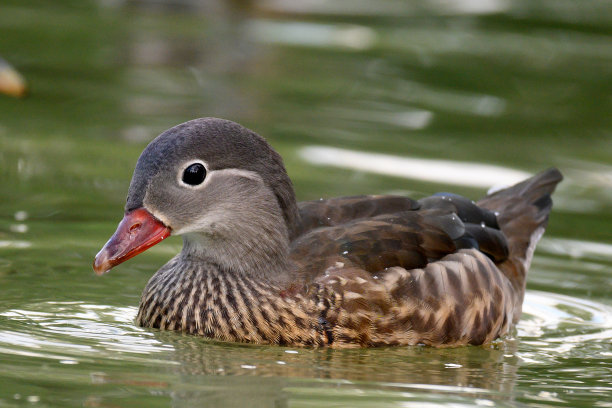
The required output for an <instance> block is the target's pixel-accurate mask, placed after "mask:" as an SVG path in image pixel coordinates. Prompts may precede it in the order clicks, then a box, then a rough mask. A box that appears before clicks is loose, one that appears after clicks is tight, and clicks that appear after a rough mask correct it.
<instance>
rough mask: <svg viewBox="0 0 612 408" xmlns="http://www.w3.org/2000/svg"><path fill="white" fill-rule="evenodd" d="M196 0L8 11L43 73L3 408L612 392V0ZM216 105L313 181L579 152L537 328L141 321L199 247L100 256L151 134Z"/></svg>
mask: <svg viewBox="0 0 612 408" xmlns="http://www.w3.org/2000/svg"><path fill="white" fill-rule="evenodd" d="M177 3H179V4H180V6H179V7H169V6H167V4H166V2H161V1H150V2H149V1H144V0H143V1H128V2H123V1H121V0H104V1H103V0H99V1H98V2H95V1H77V0H62V1H53V2H50V1H43V0H38V1H28V2H24V1H22V0H3V1H2V3H1V4H0V54H2V56H3V57H4V58H5V59H7V60H9V61H10V62H11V63H12V64H13V65H14V66H16V67H17V68H18V69H19V70H20V71H21V72H22V73H23V74H24V75H25V77H26V78H27V79H28V81H29V83H30V86H31V96H30V97H29V98H28V99H25V100H16V99H11V98H9V97H0V406H2V407H4V406H6V407H21V406H28V407H30V406H40V407H71V406H85V407H144V406H147V407H149V406H150V407H155V406H173V407H191V406H197V407H208V406H210V407H234V406H235V407H259V406H262V407H345V406H346V407H399V406H401V407H431V406H447V407H462V406H465V407H472V406H485V407H486V406H500V407H505V406H526V405H530V406H538V407H547V406H563V407H582V406H584V407H592V406H597V407H611V406H612V300H611V298H610V293H612V234H611V233H610V231H611V230H612V115H611V114H610V113H611V112H612V97H611V95H612V23H611V21H612V3H610V2H608V1H596V0H593V1H584V2H573V1H566V0H554V1H553V0H548V1H546V0H524V1H506V0H495V1H487V2H485V1H476V0H472V1H437V0H436V1H434V0H430V1H425V2H402V1H378V2H372V1H365V0H364V1H351V2H348V1H340V0H339V1H334V2H320V1H281V0H270V1H266V2H257V3H255V2H253V3H252V4H251V3H249V2H239V1H234V2H216V3H215V2H212V1H211V2H206V3H202V4H200V5H199V6H197V7H196V6H193V5H191V3H190V2H188V1H183V2H177ZM201 116H220V117H224V118H228V119H232V120H235V121H238V122H240V123H243V124H244V125H246V126H248V127H251V128H253V129H254V130H256V131H257V132H259V133H260V134H262V135H264V136H265V137H267V138H268V139H269V140H270V142H271V143H272V144H273V145H274V146H275V147H276V148H277V149H278V150H279V151H280V152H281V154H282V155H283V156H284V157H285V161H286V165H287V168H288V171H289V173H290V175H291V176H292V178H293V180H294V183H295V187H296V190H297V194H298V197H299V198H300V199H314V198H319V197H329V196H336V195H346V194H359V193H366V192H367V193H386V192H394V193H402V194H410V195H411V196H413V197H421V196H424V195H425V194H431V193H434V192H438V191H449V190H450V191H454V192H458V193H461V194H464V195H467V196H470V197H474V198H476V197H478V196H480V195H482V194H484V192H485V191H486V188H485V187H483V186H482V184H483V183H482V180H484V179H486V178H487V177H492V178H493V179H497V177H499V178H500V180H502V179H505V178H506V177H510V178H512V177H515V176H516V174H515V173H512V172H511V171H512V170H515V171H521V172H525V173H533V172H536V171H539V170H541V169H544V168H546V167H549V166H557V167H559V168H560V169H561V170H562V171H563V172H564V174H565V175H566V181H565V182H564V183H563V184H562V185H561V186H560V188H559V189H558V191H557V193H556V194H555V208H554V212H553V214H552V216H551V220H550V225H549V229H548V231H547V233H546V235H545V237H544V239H543V240H542V242H541V244H540V246H539V247H538V250H537V252H536V257H535V260H534V263H533V265H532V268H531V271H530V275H529V282H528V291H527V295H526V300H525V305H524V315H523V318H522V320H521V322H520V324H519V325H518V328H517V330H516V332H515V333H514V334H513V336H511V337H509V338H506V339H503V340H501V341H497V342H495V344H493V345H489V346H484V347H464V348H456V349H443V350H436V349H431V348H424V347H411V348H388V349H372V350H312V349H287V348H278V347H262V346H245V345H233V344H222V343H216V342H211V341H207V340H204V339H199V338H194V337H188V336H182V335H180V334H175V333H160V332H157V331H153V330H143V329H141V328H138V327H136V326H135V325H134V324H133V319H134V317H135V314H136V310H137V306H138V300H139V296H140V292H141V290H142V288H143V287H144V285H145V283H146V281H147V280H148V278H149V277H150V276H151V274H152V273H153V272H154V271H155V270H156V269H157V268H158V267H159V266H161V265H162V264H163V263H164V262H165V261H166V260H167V259H169V258H170V257H171V256H172V255H173V254H174V253H176V252H177V251H178V250H179V249H180V245H181V242H180V239H177V238H172V239H169V240H167V242H164V243H163V244H161V245H159V246H157V247H155V248H153V249H151V250H150V251H148V252H147V253H145V254H142V255H141V256H139V257H137V258H135V259H133V260H131V261H129V262H127V263H125V264H123V265H122V266H120V267H118V268H116V269H115V270H113V271H112V272H111V273H110V274H108V275H106V276H103V277H96V276H95V275H94V274H93V272H92V270H91V262H92V258H93V256H94V254H95V253H96V252H97V251H98V250H99V249H100V247H101V246H102V245H103V244H104V242H105V241H106V240H107V239H108V237H109V236H110V235H111V234H112V232H113V231H114V229H115V226H116V223H117V222H118V221H119V220H120V219H121V217H122V212H123V203H124V200H125V194H126V192H127V187H128V183H129V179H130V177H131V173H132V170H133V166H134V164H135V162H136V159H137V157H138V155H139V153H140V151H141V150H142V149H143V147H144V146H145V145H146V143H147V142H148V141H149V140H151V139H152V138H153V137H154V136H156V135H157V134H158V133H159V132H161V131H163V130H165V129H166V128H168V127H170V126H173V125H175V124H177V123H179V122H182V121H185V120H188V119H192V118H196V117H201ZM329 148H336V149H340V150H329ZM375 153H376V154H385V155H387V156H382V157H381V156H375V155H373V154H375ZM330 156H331V158H332V159H333V160H332V161H331V162H330ZM400 159H404V160H400ZM413 159H427V160H429V161H427V162H425V163H423V162H416V163H417V166H416V169H411V168H409V167H408V166H409V165H410V164H414V163H415V161H414V160H413ZM395 160H399V161H395ZM442 161H450V162H442ZM388 163H394V164H393V166H391V167H393V168H392V169H391V170H389V169H386V167H388V166H387V164H388ZM331 164H333V166H332V165H331ZM465 164H471V165H476V164H480V165H492V166H495V167H494V168H492V169H487V170H482V169H480V170H479V169H476V172H475V173H476V174H474V172H470V171H469V170H470V169H469V168H468V169H467V171H466V168H465V166H464V165H465ZM427 166H432V167H431V168H430V167H427ZM432 168H433V170H432ZM428 169H429V170H428ZM389 172H395V173H394V175H389ZM434 173H435V176H436V177H437V178H434V179H433V180H432V174H434ZM513 175H514V176H513ZM455 176H459V180H458V181H453V182H448V181H446V182H445V181H444V180H454V177H455Z"/></svg>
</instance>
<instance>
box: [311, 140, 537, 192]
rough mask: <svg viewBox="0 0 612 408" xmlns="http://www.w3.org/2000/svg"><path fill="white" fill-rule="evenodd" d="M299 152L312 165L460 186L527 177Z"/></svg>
mask: <svg viewBox="0 0 612 408" xmlns="http://www.w3.org/2000/svg"><path fill="white" fill-rule="evenodd" d="M299 154H300V157H302V158H303V159H304V160H306V161H307V162H309V163H312V164H318V165H325V166H333V167H340V168H348V169H353V170H357V171H368V172H373V173H378V174H384V175H388V176H396V177H405V178H410V179H417V180H424V181H430V182H437V183H444V184H456V185H462V186H474V187H491V186H509V185H512V184H515V183H518V182H520V181H522V180H524V179H526V178H528V177H530V176H531V175H530V174H529V173H525V172H522V171H518V170H513V169H508V168H504V167H500V166H492V165H485V164H477V163H461V162H452V161H449V160H433V159H421V158H413V157H399V156H392V155H388V154H376V153H368V152H357V151H353V150H346V149H339V148H334V147H323V146H308V147H304V148H302V149H301V150H300V151H299Z"/></svg>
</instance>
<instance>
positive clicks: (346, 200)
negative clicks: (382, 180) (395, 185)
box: [298, 195, 419, 235]
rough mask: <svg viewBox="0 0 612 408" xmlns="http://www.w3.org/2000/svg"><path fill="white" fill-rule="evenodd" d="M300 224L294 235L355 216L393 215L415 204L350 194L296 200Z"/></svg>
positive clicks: (415, 205) (408, 209)
mask: <svg viewBox="0 0 612 408" xmlns="http://www.w3.org/2000/svg"><path fill="white" fill-rule="evenodd" d="M298 208H299V212H300V219H301V222H300V225H299V227H298V235H302V234H304V233H306V232H308V231H310V230H312V229H315V228H319V227H331V226H336V225H341V224H344V223H347V222H350V221H353V220H357V219H366V218H372V217H375V216H377V215H381V214H393V213H398V212H404V211H411V210H416V209H417V208H419V204H418V203H417V202H416V201H414V200H412V199H410V198H407V197H399V196H368V195H362V196H353V197H339V198H331V199H328V200H315V201H303V202H300V203H298Z"/></svg>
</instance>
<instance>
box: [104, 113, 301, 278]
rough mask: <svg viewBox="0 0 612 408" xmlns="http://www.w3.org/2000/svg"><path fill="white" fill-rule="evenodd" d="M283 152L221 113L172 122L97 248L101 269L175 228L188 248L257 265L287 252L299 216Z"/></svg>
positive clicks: (221, 260)
mask: <svg viewBox="0 0 612 408" xmlns="http://www.w3.org/2000/svg"><path fill="white" fill-rule="evenodd" d="M297 217H298V213H297V207H296V203H295V195H294V192H293V187H292V185H291V181H290V179H289V177H288V176H287V173H286V171H285V168H284V165H283V162H282V159H281V157H280V155H279V154H278V153H276V152H275V151H274V150H273V149H272V147H270V145H269V144H268V143H267V142H266V141H265V140H264V139H263V138H262V137H260V136H259V135H257V134H256V133H254V132H252V131H250V130H248V129H246V128H244V127H242V126H241V125H239V124H237V123H234V122H230V121H227V120H222V119H216V118H202V119H195V120H192V121H189V122H185V123H183V124H180V125H178V126H175V127H173V128H171V129H169V130H167V131H165V132H164V133H162V134H161V135H159V136H158V137H157V138H155V139H154V140H153V141H152V142H151V143H150V144H149V145H148V146H147V147H146V148H145V150H144V151H143V152H142V154H141V155H140V158H139V159H138V163H137V164H136V169H135V170H134V175H133V176H132V181H131V183H130V188H129V192H128V196H127V203H126V205H125V215H124V217H123V220H122V221H121V222H120V223H119V226H118V227H117V231H116V232H115V234H114V235H113V236H112V237H111V238H110V240H109V241H108V242H107V243H106V245H105V246H104V247H103V248H102V250H101V251H100V252H99V253H98V255H97V256H96V258H95V261H94V270H95V271H96V273H98V274H101V273H104V272H107V271H108V270H110V269H111V268H112V267H114V266H115V265H118V264H120V263H122V262H123V261H125V260H127V259H129V258H132V257H133V256H135V255H138V254H139V253H141V252H143V251H144V250H146V249H148V248H150V247H151V246H153V245H155V244H157V243H159V242H160V241H162V240H163V239H165V238H166V237H168V236H170V235H182V236H183V238H184V247H183V253H185V254H187V255H189V256H195V257H202V258H205V259H207V260H209V261H212V262H215V263H217V264H219V265H221V266H223V267H225V268H228V269H235V270H241V269H248V270H249V271H257V270H258V269H260V268H261V269H265V268H266V265H267V266H268V267H269V265H270V263H273V262H274V263H278V262H279V259H276V258H283V257H285V256H286V251H287V246H288V241H289V237H290V236H291V235H292V232H293V230H294V228H295V225H296V223H297Z"/></svg>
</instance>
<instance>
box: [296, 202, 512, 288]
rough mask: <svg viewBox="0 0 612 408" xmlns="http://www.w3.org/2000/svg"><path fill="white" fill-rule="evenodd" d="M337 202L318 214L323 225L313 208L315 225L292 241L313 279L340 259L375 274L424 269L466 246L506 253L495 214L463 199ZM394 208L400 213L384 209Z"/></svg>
mask: <svg viewBox="0 0 612 408" xmlns="http://www.w3.org/2000/svg"><path fill="white" fill-rule="evenodd" d="M335 200H336V201H335V202H334V203H330V204H328V205H326V206H322V208H321V209H320V212H318V213H317V214H318V215H317V217H319V215H320V214H326V215H324V216H323V217H322V221H320V223H323V224H324V225H323V226H318V227H314V220H316V219H321V217H319V218H317V217H315V216H313V215H312V214H313V212H312V211H311V212H310V215H311V220H312V221H311V223H312V224H313V227H314V228H312V229H310V231H308V232H306V233H305V234H303V235H302V236H300V237H298V238H297V239H296V240H294V241H293V242H292V245H291V257H292V260H293V261H294V262H295V263H296V264H297V265H298V268H299V269H300V270H302V271H304V273H309V274H311V276H312V277H314V276H316V275H317V274H320V273H323V272H324V271H325V269H326V268H328V267H330V266H333V265H335V264H336V263H337V262H340V263H343V264H346V265H350V266H354V267H357V268H361V269H363V270H365V271H367V272H370V273H375V272H378V271H381V270H383V269H385V268H390V267H394V266H399V267H402V268H406V269H413V268H422V267H424V266H426V265H427V264H428V263H430V262H434V261H436V260H439V259H441V258H443V257H444V256H445V255H448V254H451V253H454V252H456V251H457V250H459V249H462V248H475V249H478V250H480V251H482V252H483V253H485V254H487V256H489V257H491V258H492V259H493V260H495V261H496V262H501V261H503V260H505V258H506V257H507V255H508V248H507V243H506V240H505V237H504V236H503V234H502V233H501V231H500V230H499V227H498V225H497V221H496V219H495V215H494V214H493V213H492V212H490V211H488V210H485V209H482V208H480V207H478V206H477V205H476V204H475V203H474V202H472V201H470V200H467V199H465V198H463V197H459V196H450V195H439V196H433V197H429V198H427V199H423V200H421V201H418V202H417V201H413V200H409V199H405V198H403V197H394V196H382V197H374V201H376V202H375V204H371V203H369V200H366V199H364V198H363V197H349V198H341V199H335ZM331 204H333V205H331ZM385 208H386V209H387V210H385ZM394 208H400V210H401V211H398V212H394V213H385V211H389V212H390V210H389V209H394ZM377 213H382V214H380V215H377ZM372 215H373V216H372ZM346 219H348V222H342V220H346Z"/></svg>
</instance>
